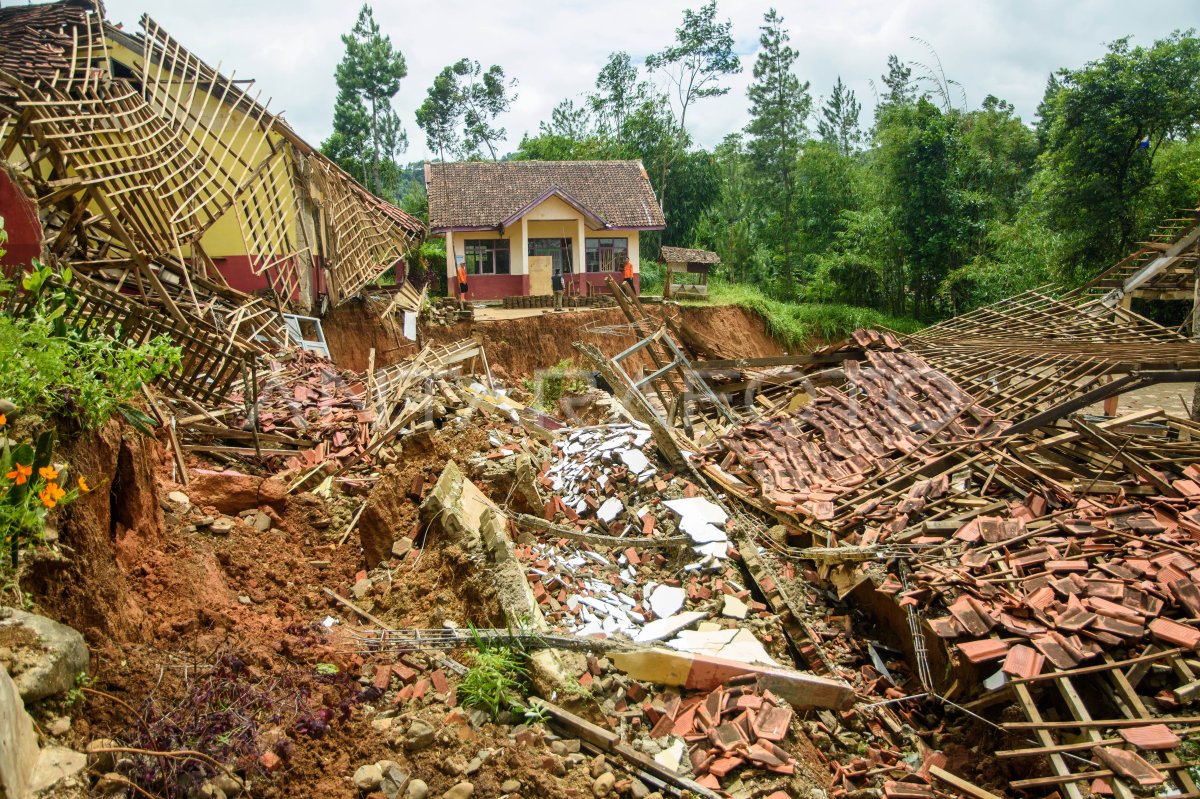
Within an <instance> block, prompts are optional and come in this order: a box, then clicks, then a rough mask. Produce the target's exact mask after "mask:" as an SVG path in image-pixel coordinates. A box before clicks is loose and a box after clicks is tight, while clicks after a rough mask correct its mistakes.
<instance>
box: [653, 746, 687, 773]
mask: <svg viewBox="0 0 1200 799" xmlns="http://www.w3.org/2000/svg"><path fill="white" fill-rule="evenodd" d="M683 753H684V744H683V739H681V738H676V739H674V740H673V741H671V745H670V746H668V747H667V748H666V749H663V750H662V751H660V752H658V753H656V754H655V755H654V762H656V763H658V764H659V765H660V766H662V767H664V768H669V769H671V771H679V764H680V763H681V762H682V761H683Z"/></svg>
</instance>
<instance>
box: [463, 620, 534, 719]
mask: <svg viewBox="0 0 1200 799" xmlns="http://www.w3.org/2000/svg"><path fill="white" fill-rule="evenodd" d="M518 629H520V627H518ZM471 634H472V636H473V638H474V639H475V649H476V651H474V652H472V653H470V655H469V656H468V657H469V658H470V660H471V668H470V669H469V670H468V671H467V673H466V674H465V675H463V679H462V682H461V683H459V685H458V698H459V701H461V702H462V703H463V706H464V707H474V708H480V709H482V710H486V711H487V712H488V714H489V715H490V716H491V717H492V718H497V717H498V716H499V715H500V714H501V713H502V712H504V711H506V710H512V711H513V712H516V713H524V712H525V708H524V706H523V705H522V704H521V703H520V702H518V701H516V700H517V699H518V698H519V697H520V696H521V688H522V687H523V686H524V685H525V683H526V682H527V681H528V678H529V674H528V672H527V670H526V668H525V653H524V651H523V650H522V648H521V640H520V638H519V637H518V636H517V635H516V634H514V633H513V632H512V631H511V630H510V632H509V634H508V636H507V638H505V639H504V641H503V643H496V642H494V641H490V640H484V639H483V638H482V637H481V636H480V635H479V633H478V632H476V630H475V628H474V627H472V628H471Z"/></svg>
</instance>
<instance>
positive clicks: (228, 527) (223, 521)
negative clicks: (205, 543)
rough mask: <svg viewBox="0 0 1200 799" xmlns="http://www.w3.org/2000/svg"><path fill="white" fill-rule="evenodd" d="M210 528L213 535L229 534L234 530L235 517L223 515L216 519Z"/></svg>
mask: <svg viewBox="0 0 1200 799" xmlns="http://www.w3.org/2000/svg"><path fill="white" fill-rule="evenodd" d="M208 529H209V532H211V533H212V534H213V535H229V534H230V533H231V532H233V519H231V518H229V517H228V516H222V517H220V518H219V519H215V520H214V521H213V523H212V524H210V525H209V526H208Z"/></svg>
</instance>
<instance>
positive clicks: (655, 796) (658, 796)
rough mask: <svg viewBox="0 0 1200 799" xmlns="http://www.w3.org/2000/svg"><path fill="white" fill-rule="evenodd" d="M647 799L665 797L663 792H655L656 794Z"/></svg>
mask: <svg viewBox="0 0 1200 799" xmlns="http://www.w3.org/2000/svg"><path fill="white" fill-rule="evenodd" d="M646 799H663V795H662V793H661V792H659V791H655V792H654V793H652V794H650V795H649V796H647V797H646Z"/></svg>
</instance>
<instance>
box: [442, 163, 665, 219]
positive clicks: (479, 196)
mask: <svg viewBox="0 0 1200 799" xmlns="http://www.w3.org/2000/svg"><path fill="white" fill-rule="evenodd" d="M425 175H426V182H427V188H428V190H429V224H430V227H431V228H433V229H434V230H437V229H445V228H456V227H497V226H499V225H500V224H501V223H502V222H504V221H505V220H507V219H510V218H511V217H512V216H513V215H514V214H517V213H518V212H520V211H521V210H522V209H525V208H526V207H528V206H529V205H530V204H531V203H533V202H534V201H536V200H538V198H540V197H543V196H547V195H549V194H551V193H553V192H554V191H555V190H557V191H559V192H560V193H562V194H564V195H566V197H567V198H570V199H571V200H573V201H574V202H576V203H578V204H580V205H582V206H583V207H584V208H586V209H587V210H588V211H590V212H591V213H592V214H594V215H595V216H596V217H597V218H599V220H600V221H601V222H603V224H604V225H606V226H607V227H615V228H640V229H646V228H661V227H663V226H665V225H666V220H665V219H664V218H663V213H662V209H661V208H660V207H659V205H658V198H656V197H655V196H654V189H653V188H651V186H650V180H649V178H648V177H647V176H646V171H645V169H643V168H642V164H641V162H640V161H458V162H451V163H430V164H426V170H425Z"/></svg>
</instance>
